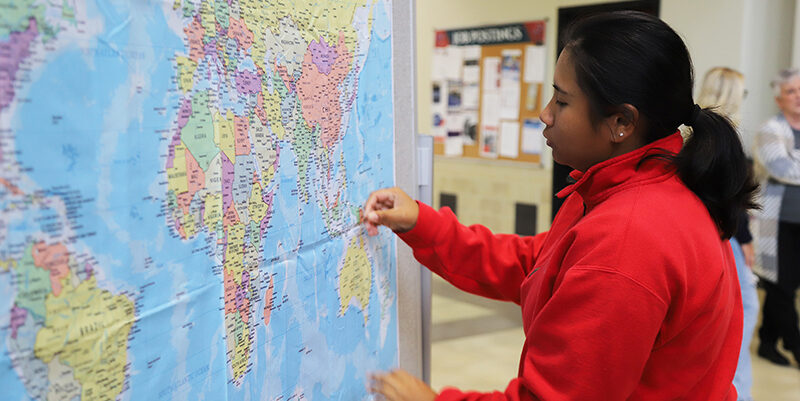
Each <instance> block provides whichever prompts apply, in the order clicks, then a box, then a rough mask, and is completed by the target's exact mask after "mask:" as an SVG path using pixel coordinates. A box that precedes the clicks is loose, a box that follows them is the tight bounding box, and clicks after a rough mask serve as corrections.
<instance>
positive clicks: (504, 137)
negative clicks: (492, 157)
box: [500, 121, 519, 159]
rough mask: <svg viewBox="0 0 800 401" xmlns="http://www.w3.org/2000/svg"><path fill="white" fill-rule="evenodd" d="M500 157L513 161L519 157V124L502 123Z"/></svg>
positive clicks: (515, 122) (513, 122) (511, 122)
mask: <svg viewBox="0 0 800 401" xmlns="http://www.w3.org/2000/svg"><path fill="white" fill-rule="evenodd" d="M500 156H504V157H509V158H512V159H516V158H517V156H519V122H517V121H503V122H502V123H500Z"/></svg>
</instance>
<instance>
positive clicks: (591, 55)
mask: <svg viewBox="0 0 800 401" xmlns="http://www.w3.org/2000/svg"><path fill="white" fill-rule="evenodd" d="M566 37H567V39H566V41H565V42H564V50H563V51H562V52H561V54H560V55H559V58H558V62H557V63H556V68H555V73H554V77H553V87H554V94H553V97H552V98H551V99H550V101H549V103H548V104H547V106H546V107H545V109H544V110H543V111H542V113H541V116H540V119H541V120H542V122H543V123H544V124H545V125H546V128H545V130H544V137H545V138H546V140H547V144H548V146H550V147H551V148H552V150H553V159H554V160H555V161H557V162H559V163H561V164H565V165H568V166H570V167H572V168H574V169H575V171H573V172H572V174H571V177H572V178H573V179H575V180H576V182H575V183H574V184H572V185H570V186H568V187H567V188H565V189H564V190H563V191H561V192H560V193H559V194H558V196H561V197H567V198H566V201H565V202H564V205H563V206H562V207H561V209H560V210H559V212H558V214H557V216H556V218H555V220H554V221H553V224H552V226H551V229H550V231H548V232H546V233H542V234H539V235H536V236H534V237H520V236H516V235H503V234H492V233H491V232H490V231H489V230H488V229H487V228H485V227H483V226H480V225H473V226H469V227H467V226H464V225H462V224H460V223H459V222H458V221H457V219H456V217H455V215H453V213H452V212H451V211H450V210H449V209H447V208H443V209H442V210H440V211H435V210H433V209H432V208H430V207H429V206H426V205H424V204H422V203H419V202H415V201H414V200H413V199H411V198H410V197H409V196H408V195H407V194H405V193H404V192H403V191H401V190H400V189H398V188H389V189H382V190H377V191H375V192H373V193H372V194H371V195H370V197H369V199H368V200H367V201H366V203H365V205H364V209H363V222H364V223H365V224H366V226H367V231H368V232H369V233H370V234H373V235H374V234H376V233H377V229H378V226H379V225H383V226H386V227H388V228H390V229H391V230H393V231H394V232H396V233H398V235H399V236H400V238H401V239H402V240H403V241H405V242H406V243H407V244H408V245H410V246H411V248H412V249H413V251H414V256H415V257H416V258H417V260H419V261H420V262H421V263H422V264H424V265H425V266H427V267H428V268H429V269H431V270H432V271H433V272H435V273H437V274H439V275H441V276H442V277H443V278H444V279H445V280H447V281H449V282H450V283H451V284H453V285H455V286H456V287H458V288H461V289H462V290H465V291H468V292H472V293H474V294H479V295H482V296H485V297H490V298H495V299H502V300H506V301H510V302H515V303H517V304H519V305H520V306H521V310H522V320H523V330H524V332H525V343H524V345H523V349H522V355H521V360H520V365H519V373H518V376H517V377H516V378H514V379H512V380H511V381H510V382H509V384H508V386H507V387H506V389H505V391H497V392H492V393H479V392H470V391H464V390H459V389H455V388H447V389H444V390H443V391H441V393H438V394H437V393H436V392H435V391H433V390H432V389H431V388H430V387H428V386H427V385H426V384H425V383H422V382H421V381H419V380H418V379H416V378H414V377H413V376H411V375H409V374H408V373H405V372H403V371H394V372H389V373H376V374H374V375H372V376H371V380H370V383H369V386H370V390H371V391H372V392H374V393H377V394H379V395H381V396H382V397H383V398H384V399H386V400H389V401H412V400H413V401H430V400H434V399H435V400H439V401H455V400H496V401H499V400H514V401H518V400H596V399H603V400H648V401H652V400H675V399H681V400H698V401H699V400H703V401H707V400H715V401H717V400H735V399H736V390H735V388H734V387H733V384H732V381H733V376H734V371H735V370H736V365H737V363H738V356H739V348H740V346H741V338H742V303H741V298H740V291H739V281H738V279H737V276H736V267H735V265H734V260H733V254H732V252H731V246H730V243H729V242H728V238H730V237H731V236H732V235H733V233H734V232H735V231H736V229H737V220H738V217H739V215H740V213H741V211H742V210H745V209H748V208H751V207H754V206H755V204H754V203H753V196H754V193H755V191H756V189H757V188H756V186H755V184H753V182H752V180H751V178H750V174H749V169H748V167H747V160H746V157H745V154H744V151H743V149H742V146H741V142H740V140H739V137H738V134H737V132H736V130H735V128H734V127H733V126H732V125H731V124H730V123H729V121H728V120H727V119H726V118H725V117H723V116H721V115H719V114H717V113H716V112H714V111H713V110H708V109H702V108H700V107H699V106H698V105H696V104H695V103H694V100H693V98H692V87H693V82H692V65H691V59H690V57H689V53H688V51H687V49H686V45H685V44H684V43H683V41H682V40H681V38H680V36H678V35H677V34H676V33H675V31H674V30H672V28H670V27H669V26H668V25H667V24H666V23H664V22H663V21H661V20H659V19H658V18H656V17H653V16H651V15H648V14H644V13H639V12H632V11H631V12H617V13H604V14H597V15H594V16H591V17H588V18H585V19H582V20H580V21H579V22H577V23H576V24H575V25H572V26H571V27H570V28H569V29H568V33H567V35H566ZM681 124H686V125H687V126H690V127H692V129H693V133H692V135H691V136H690V138H689V140H688V141H687V142H686V143H685V144H684V142H683V139H682V138H681V135H680V132H679V131H678V127H679V126H680V125H681ZM520 184H521V185H523V184H524V183H520Z"/></svg>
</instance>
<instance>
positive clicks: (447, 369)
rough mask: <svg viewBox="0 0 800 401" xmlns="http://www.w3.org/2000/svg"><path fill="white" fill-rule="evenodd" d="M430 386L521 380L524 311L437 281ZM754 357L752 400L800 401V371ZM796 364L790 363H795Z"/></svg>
mask: <svg viewBox="0 0 800 401" xmlns="http://www.w3.org/2000/svg"><path fill="white" fill-rule="evenodd" d="M432 288H433V312H432V317H433V327H432V332H431V337H432V339H433V341H432V344H431V354H432V355H431V361H432V362H431V382H432V383H431V384H432V385H433V388H434V389H437V390H440V389H442V388H443V387H446V386H455V387H458V388H461V389H464V390H468V389H469V390H479V391H493V390H501V391H502V390H503V389H505V387H506V385H507V384H508V382H509V380H511V379H512V378H514V377H515V376H516V375H517V364H518V363H519V353H520V350H521V349H522V343H523V341H524V335H523V333H522V322H521V320H520V313H519V308H518V307H517V306H516V305H513V304H508V303H502V302H495V301H491V300H486V299H483V298H479V297H475V296H472V295H469V294H465V293H463V292H461V291H459V290H458V289H456V288H454V287H451V286H450V285H449V284H447V283H445V282H444V281H443V280H441V279H440V278H438V277H434V281H433V285H432ZM755 337H756V338H755V339H754V343H753V344H752V348H751V351H752V353H753V381H754V388H753V398H754V399H755V400H756V401H800V369H798V368H797V367H796V366H792V367H788V368H787V367H780V366H776V365H773V364H771V363H769V362H767V361H765V360H763V359H761V358H759V357H758V356H756V355H755V349H756V346H757V345H758V344H757V341H758V336H755ZM790 359H791V358H790Z"/></svg>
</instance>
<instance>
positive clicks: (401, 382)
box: [369, 370, 437, 401]
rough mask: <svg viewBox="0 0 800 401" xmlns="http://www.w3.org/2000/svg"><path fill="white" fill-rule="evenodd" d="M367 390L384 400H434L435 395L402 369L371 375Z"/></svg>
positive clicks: (428, 387) (425, 385) (421, 382)
mask: <svg viewBox="0 0 800 401" xmlns="http://www.w3.org/2000/svg"><path fill="white" fill-rule="evenodd" d="M369 392H370V393H373V394H380V395H381V396H383V399H385V400H386V401H434V400H435V399H436V396H437V394H436V392H435V391H433V389H431V388H430V386H428V385H427V384H425V383H424V382H423V381H422V380H419V379H417V378H416V377H414V376H411V375H410V374H408V372H406V371H403V370H395V371H392V372H389V373H376V374H373V375H371V376H370V384H369Z"/></svg>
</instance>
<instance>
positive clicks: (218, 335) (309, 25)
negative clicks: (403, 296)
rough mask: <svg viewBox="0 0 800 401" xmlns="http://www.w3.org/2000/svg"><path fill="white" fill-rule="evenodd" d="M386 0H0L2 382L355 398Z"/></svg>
mask: <svg viewBox="0 0 800 401" xmlns="http://www.w3.org/2000/svg"><path fill="white" fill-rule="evenodd" d="M391 43H392V41H391V3H390V2H389V0H335V1H334V0H331V1H319V0H169V1H166V0H135V1H129V0H108V1H106V0H96V1H93V0H87V1H83V0H0V294H2V296H1V297H0V387H2V390H0V392H2V396H0V397H1V398H3V399H9V400H28V399H31V400H160V399H164V400H228V399H232V400H236V399H254V400H255V399H258V400H282V401H291V400H334V399H335V400H367V399H371V396H370V395H369V394H367V392H366V381H367V380H368V379H367V375H368V373H369V372H372V371H376V370H386V369H390V368H392V367H394V366H396V365H397V363H398V355H397V354H398V339H397V295H396V282H395V280H396V264H395V248H394V241H393V239H392V238H391V235H390V233H388V232H382V233H381V235H379V236H377V237H368V236H367V235H366V232H365V231H364V230H363V228H361V227H360V226H359V225H358V220H359V208H360V206H361V204H362V203H363V202H364V201H365V200H366V198H367V196H368V195H369V193H370V191H372V190H374V189H377V188H379V187H385V186H391V185H393V182H394V168H395V167H394V147H393V146H394V145H393V143H394V131H393V124H394V122H393V112H392V59H391V54H392V46H391Z"/></svg>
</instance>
